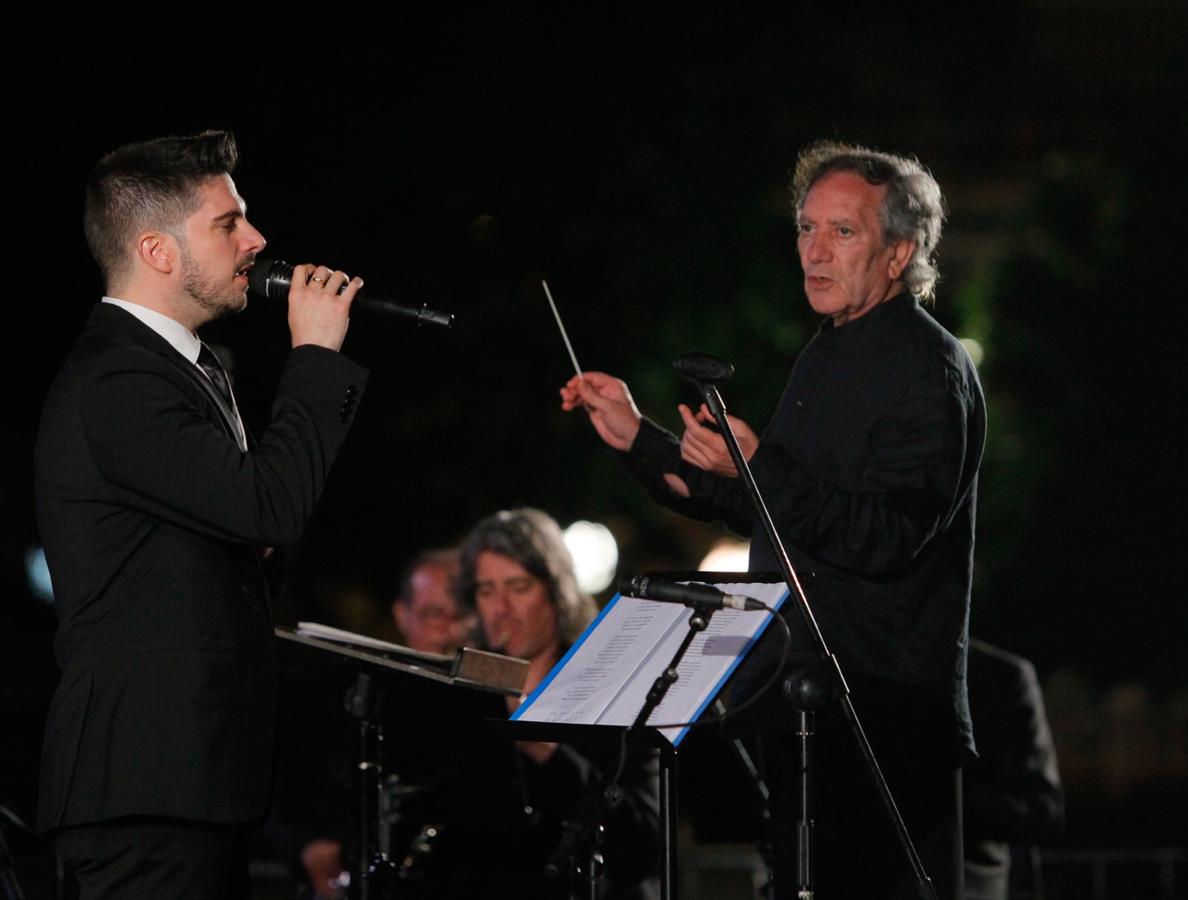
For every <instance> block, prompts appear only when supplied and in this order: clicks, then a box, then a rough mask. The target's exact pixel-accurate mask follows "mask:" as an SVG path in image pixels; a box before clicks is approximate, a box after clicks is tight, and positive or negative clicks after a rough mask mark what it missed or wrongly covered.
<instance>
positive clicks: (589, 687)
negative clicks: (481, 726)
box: [512, 583, 788, 745]
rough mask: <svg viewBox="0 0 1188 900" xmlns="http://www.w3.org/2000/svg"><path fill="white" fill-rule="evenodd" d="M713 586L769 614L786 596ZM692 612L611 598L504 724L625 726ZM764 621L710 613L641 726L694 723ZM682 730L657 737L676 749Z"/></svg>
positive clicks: (775, 589)
mask: <svg viewBox="0 0 1188 900" xmlns="http://www.w3.org/2000/svg"><path fill="white" fill-rule="evenodd" d="M715 586H716V587H717V588H719V589H720V590H722V591H724V592H726V593H730V594H743V595H745V596H749V597H754V598H755V599H756V600H761V601H763V602H764V603H766V604H767V605H768V606H771V607H773V608H775V609H779V607H780V606H781V605H782V604H783V602H784V599H785V598H786V597H787V596H788V590H787V588H786V587H785V586H784V585H783V584H754V583H732V584H715ZM692 612H693V611H692V610H691V609H688V608H687V607H684V606H680V605H677V604H672V603H656V602H653V601H649V600H638V599H635V598H633V597H624V596H622V595H619V594H616V595H615V597H614V598H613V599H612V600H611V602H610V603H609V604H607V607H606V609H604V610H603V611H602V614H601V615H599V617H598V618H597V619H596V620H595V621H594V622H593V623H592V624H591V625H590V627H589V628H587V629H586V631H585V633H583V634H582V636H581V637H580V638H579V639H578V641H577V643H575V644H574V646H573V647H572V648H571V649H570V651H569V653H567V654H566V655H565V657H564V658H562V660H561V661H560V662H559V663H557V665H556V666H554V667H553V670H552V671H551V672H550V673H549V675H548V676H547V677H546V678H545V679H544V681H542V682H541V684H540V686H539V687H538V688H537V689H536V690H535V691H534V692H533V693H532V696H530V697H529V698H528V699H527V700H526V701H525V702H524V703H523V704H522V705H521V706H520V708H519V709H518V710H516V712H515V714H514V715H513V716H512V718H514V719H522V720H524V721H529V722H565V723H570V724H577V725H630V724H631V722H632V721H633V720H634V719H635V716H636V714H637V713H638V712H639V710H640V709H641V708H642V706H643V703H644V700H645V698H646V697H647V694H648V691H649V690H650V689H651V687H652V683H653V682H654V681H655V680H656V678H657V677H658V676H659V675H660V673H661V672H663V671H664V667H665V666H667V665H668V663H669V662H670V661H671V660H672V657H673V654H674V653H676V650H677V647H679V646H680V643H681V641H682V640H684V638H685V635H686V633H687V630H688V628H687V623H688V621H689V616H690V615H691V614H692ZM770 622H771V617H770V616H769V615H768V614H767V613H765V612H744V611H741V610H733V609H726V610H719V611H717V612H715V613H714V615H713V617H712V618H711V619H710V624H709V627H708V628H707V629H706V630H705V631H703V632H702V633H701V634H699V635H697V637H696V638H695V639H694V640H693V643H692V644H691V645H690V646H689V650H688V652H687V653H686V654H685V658H684V659H683V660H682V661H681V665H680V667H679V668H678V669H677V672H678V675H679V677H678V679H677V681H676V683H675V684H673V685H672V687H670V688H669V690H668V694H667V695H666V696H665V698H664V700H663V702H662V703H661V704H660V705H659V706H658V707H657V708H656V710H655V711H654V712H653V713H652V715H651V717H650V718H649V719H648V722H649V723H655V724H659V723H665V722H690V721H693V720H695V719H696V718H697V716H698V715H700V714H701V711H702V710H703V709H704V708H705V707H706V706H707V705H708V704H709V703H710V702H711V701H712V700H713V698H714V696H715V695H716V694H717V692H718V690H719V689H720V688H721V686H722V685H723V684H724V683H725V681H726V678H727V677H728V676H729V675H730V673H731V672H732V671H733V670H734V668H735V667H736V666H737V665H738V663H739V661H740V660H741V659H742V657H743V656H744V655H745V653H746V651H747V650H748V649H750V647H751V645H752V644H753V643H754V642H755V640H756V639H757V638H758V636H759V635H760V634H761V633H762V632H763V630H764V628H766V627H767V625H769V624H770ZM687 730H688V729H687V728H668V729H663V733H664V734H665V736H666V737H668V739H669V740H670V741H672V742H673V744H674V745H676V744H678V743H680V741H681V739H683V738H684V735H685V733H686V731H687Z"/></svg>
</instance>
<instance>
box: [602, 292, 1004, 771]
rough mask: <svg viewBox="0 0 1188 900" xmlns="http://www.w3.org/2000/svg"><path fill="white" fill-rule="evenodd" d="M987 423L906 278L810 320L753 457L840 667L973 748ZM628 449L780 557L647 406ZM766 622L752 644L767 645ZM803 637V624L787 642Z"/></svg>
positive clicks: (756, 564) (760, 553)
mask: <svg viewBox="0 0 1188 900" xmlns="http://www.w3.org/2000/svg"><path fill="white" fill-rule="evenodd" d="M985 432H986V414H985V401H984V399H983V396H982V390H981V386H980V384H979V383H978V377H977V372H976V370H975V368H974V365H973V362H972V360H971V359H970V358H969V355H968V354H967V353H966V351H965V349H964V348H963V347H962V346H961V345H960V343H958V341H957V340H956V339H955V338H954V337H953V336H952V335H951V334H949V333H948V332H947V331H945V329H944V328H942V327H941V326H940V325H939V324H938V323H937V322H936V320H935V319H933V318H932V316H930V315H929V314H928V313H927V312H926V311H925V310H923V309H922V308H921V306H920V304H919V302H918V301H917V300H916V298H915V297H913V296H911V295H907V294H903V295H899V296H896V297H894V298H892V299H890V300H887V301H884V302H883V303H881V304H879V305H878V306H876V307H874V308H873V309H872V310H871V311H870V312H868V313H866V314H865V315H863V316H861V317H859V318H857V319H854V320H851V321H850V322H847V323H846V324H844V325H841V326H834V324H833V323H832V321H830V320H827V321H826V322H825V323H824V325H822V327H821V329H820V331H819V332H818V334H817V335H816V336H815V337H814V338H813V340H812V341H810V342H809V344H808V345H807V346H806V347H805V348H804V350H803V351H802V352H801V354H800V356H799V358H798V359H797V360H796V364H795V366H794V367H793V370H792V376H791V378H790V379H789V381H788V386H787V388H786V389H785V391H784V395H783V397H782V398H781V399H780V403H779V406H778V407H777V408H776V412H775V415H774V416H773V418H772V420H771V422H770V424H769V425H768V426H767V429H766V430H765V432H764V433H763V435H762V439H761V441H760V445H759V449H758V450H757V451H756V452H755V455H754V457H753V458H752V459H751V461H750V465H751V469H752V471H753V473H754V475H755V480H756V482H757V484H758V485H759V489H760V491H761V492H762V493H763V495H764V498H765V500H766V502H767V504H768V508H769V510H770V512H771V514H772V517H773V519H774V521H775V524H776V528H777V530H778V531H779V533H780V537H781V539H782V540H783V542H784V543H785V546H786V549H787V550H788V553H789V556H790V557H791V559H792V563H793V565H794V566H795V567H796V568H797V570H798V571H799V572H800V573H801V575H802V576H804V575H805V574H806V573H811V575H810V576H809V578H808V579H807V580H808V581H809V584H808V585H807V587H806V592H807V594H808V597H809V601H810V603H811V604H812V607H813V610H814V613H815V615H816V618H817V621H818V623H819V624H820V626H821V631H822V633H823V635H824V637H825V640H826V642H827V643H828V644H829V645H830V648H831V649H832V651H833V652H834V653H835V654H836V655H837V657H838V660H839V662H840V663H841V666H842V669H843V671H844V672H845V673H846V674H847V676H849V675H850V674H851V673H855V674H857V675H858V676H859V677H860V678H867V679H870V680H872V681H874V682H878V683H882V684H883V685H884V686H886V685H893V686H896V687H898V688H901V689H903V690H905V691H907V692H908V693H910V694H911V695H912V696H913V697H915V698H918V699H919V700H920V702H921V704H922V705H923V706H924V707H932V708H933V709H934V710H935V716H934V718H935V719H936V720H937V721H936V723H935V724H936V725H937V727H938V728H942V729H943V730H944V732H945V733H947V734H948V735H951V736H952V738H953V739H954V744H953V745H952V746H953V747H954V748H955V749H957V748H960V749H965V750H972V748H973V738H972V730H971V727H970V722H969V707H968V701H967V699H966V689H965V655H966V643H967V639H968V621H969V601H970V585H971V580H972V574H973V546H974V509H975V498H976V493H977V471H978V465H979V463H980V461H981V456H982V446H983V443H984V440H985ZM625 462H626V463H627V465H628V468H629V469H630V470H631V471H632V472H633V474H635V475H636V477H637V478H639V480H640V481H641V482H643V484H644V485H645V486H646V487H647V488H648V489H649V491H650V492H651V493H652V495H653V496H654V497H655V498H656V499H657V500H659V501H660V502H662V503H664V504H665V505H667V506H670V507H672V508H674V509H676V510H677V511H679V512H682V513H684V514H687V515H691V516H694V517H696V518H701V519H718V520H721V521H723V522H725V523H726V524H727V525H728V526H729V527H731V528H732V529H733V530H735V531H737V532H739V533H742V534H751V535H753V538H754V539H753V543H752V547H751V564H750V567H751V570H752V571H755V572H760V571H775V570H777V569H778V566H777V564H776V557H775V555H774V553H772V551H771V548H770V547H769V546H768V544H767V540H766V538H765V536H764V535H763V531H762V529H761V527H760V525H759V523H758V521H757V519H755V517H754V515H753V512H752V510H751V505H750V502H749V500H748V498H747V495H746V492H745V490H744V488H743V485H742V483H741V481H740V480H739V479H737V478H723V477H720V476H715V475H711V474H709V473H706V472H703V471H701V470H700V469H696V468H694V467H692V466H689V465H688V464H686V463H683V462H682V461H681V460H680V454H679V447H678V442H677V439H676V437H675V436H673V435H671V434H669V433H668V432H666V431H664V430H663V429H661V428H659V427H657V426H655V425H654V424H652V423H650V422H646V421H645V424H644V426H643V427H642V428H641V429H640V432H639V436H638V437H637V438H636V441H635V444H634V446H633V447H632V448H631V451H630V452H629V453H628V454H627V455H626V456H625ZM664 472H675V473H677V474H679V475H681V477H682V478H683V479H684V480H685V482H686V484H687V485H688V486H689V489H690V493H691V496H690V497H689V498H688V499H684V498H681V497H678V496H676V495H675V494H673V493H672V492H671V491H670V490H669V489H668V488H667V486H666V485H665V483H664V481H663V478H662V474H663V473H664ZM791 609H792V607H791V605H790V604H789V605H788V606H786V607H785V612H786V613H787V614H790V616H791V620H790V621H792V622H793V623H796V622H798V617H797V616H796V614H795V613H794V612H791ZM796 630H798V629H795V628H794V631H796ZM775 631H776V630H775V629H769V630H768V635H769V636H770V637H771V638H772V640H771V641H765V642H764V644H766V645H768V646H766V647H765V646H764V645H761V646H760V647H759V648H757V653H755V654H752V655H753V656H756V657H757V658H759V659H762V658H764V657H765V656H770V655H771V654H772V653H774V652H776V651H778V647H777V646H775V640H774V638H775V637H776V635H775ZM810 649H811V648H810V647H809V645H808V642H807V637H806V636H805V635H804V633H803V630H800V636H799V647H798V651H799V652H801V653H806V652H808V651H809V650H810Z"/></svg>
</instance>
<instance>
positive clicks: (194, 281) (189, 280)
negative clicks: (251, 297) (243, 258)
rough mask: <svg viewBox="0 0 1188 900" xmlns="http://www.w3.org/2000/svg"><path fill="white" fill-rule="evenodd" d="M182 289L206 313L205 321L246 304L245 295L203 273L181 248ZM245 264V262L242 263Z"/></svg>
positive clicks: (219, 317)
mask: <svg viewBox="0 0 1188 900" xmlns="http://www.w3.org/2000/svg"><path fill="white" fill-rule="evenodd" d="M181 264H182V290H184V291H185V292H186V293H187V294H189V295H190V297H191V298H192V299H193V301H194V302H195V303H196V304H197V305H198V306H199V307H200V308H201V309H203V310H205V311H206V313H207V314H208V318H207V320H206V321H208V322H213V321H214V320H215V319H222V318H225V317H226V316H230V315H232V314H234V313H237V312H240V311H242V310H243V309H244V307H246V306H247V295H246V293H245V292H244V291H242V290H238V289H236V287H235V285H233V284H231V283H229V282H222V283H219V280H218V279H216V278H214V277H211V276H208V275H205V274H203V272H202V270H201V269H199V268H198V265H197V264H196V263H195V262H194V259H193V257H192V256H190V254H189V253H188V252H186V250H185V249H184V248H183V249H182V253H181ZM244 265H245V266H246V265H247V262H245V263H244Z"/></svg>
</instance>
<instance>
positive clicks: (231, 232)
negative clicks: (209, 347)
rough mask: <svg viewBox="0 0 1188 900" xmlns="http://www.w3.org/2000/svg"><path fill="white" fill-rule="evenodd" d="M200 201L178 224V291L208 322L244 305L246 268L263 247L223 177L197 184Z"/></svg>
mask: <svg viewBox="0 0 1188 900" xmlns="http://www.w3.org/2000/svg"><path fill="white" fill-rule="evenodd" d="M199 196H200V197H201V200H202V205H201V206H200V207H199V208H198V210H197V211H196V212H194V213H193V214H192V215H191V216H190V217H189V218H188V219H186V221H185V223H184V224H183V226H182V235H181V240H180V241H179V246H180V256H181V275H182V290H183V291H184V293H185V295H186V298H187V299H188V300H189V302H191V303H192V304H193V305H195V306H196V307H197V309H198V311H199V318H201V319H202V321H203V322H209V321H211V320H212V319H217V318H219V317H220V316H225V315H228V314H230V313H233V312H238V311H239V310H241V309H243V308H244V307H245V306H246V305H247V287H248V279H247V272H248V270H249V269H250V268H251V267H252V264H253V263H254V262H255V260H256V254H257V253H259V252H260V251H261V250H263V249H264V244H265V241H264V235H262V234H260V232H258V231H257V230H256V229H255V228H254V227H253V226H252V224H251V223H250V222H248V220H247V217H246V216H245V212H246V210H247V205H246V204H245V203H244V202H243V198H242V197H240V196H239V194H238V192H237V191H236V190H235V182H233V181H232V180H231V176H229V175H219V176H216V177H214V178H211V179H210V180H208V181H207V182H206V183H205V184H203V185H202V187H201V188H199Z"/></svg>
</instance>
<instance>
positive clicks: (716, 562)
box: [697, 538, 751, 572]
mask: <svg viewBox="0 0 1188 900" xmlns="http://www.w3.org/2000/svg"><path fill="white" fill-rule="evenodd" d="M750 557H751V542H750V541H739V540H735V539H734V538H722V539H721V540H719V541H718V542H717V543H715V544H714V545H713V546H712V547H710V551H709V553H707V554H706V555H705V559H703V560H702V561H701V564H700V565H698V567H697V569H698V571H700V572H745V571H747V562H748V560H749V559H750Z"/></svg>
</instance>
